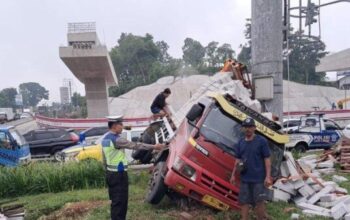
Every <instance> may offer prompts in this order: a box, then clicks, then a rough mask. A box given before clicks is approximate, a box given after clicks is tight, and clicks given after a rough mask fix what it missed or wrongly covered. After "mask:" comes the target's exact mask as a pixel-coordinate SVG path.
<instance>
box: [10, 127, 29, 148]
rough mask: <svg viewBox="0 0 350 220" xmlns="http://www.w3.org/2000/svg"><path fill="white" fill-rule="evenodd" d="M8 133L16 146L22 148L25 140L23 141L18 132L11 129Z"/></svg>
mask: <svg viewBox="0 0 350 220" xmlns="http://www.w3.org/2000/svg"><path fill="white" fill-rule="evenodd" d="M10 133H11V135H12V137H13V139H15V140H16V142H17V144H18V145H19V146H22V145H24V144H25V140H24V138H23V136H22V135H20V134H19V133H18V131H16V130H12V129H11V130H10Z"/></svg>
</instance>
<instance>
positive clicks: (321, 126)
mask: <svg viewBox="0 0 350 220" xmlns="http://www.w3.org/2000/svg"><path fill="white" fill-rule="evenodd" d="M342 135H343V134H342V128H341V127H340V126H339V125H338V124H337V123H336V122H335V121H333V120H331V119H327V118H324V114H322V113H317V114H308V115H305V116H302V117H301V118H300V125H299V128H298V129H297V130H296V131H295V132H294V133H291V134H290V135H289V140H290V142H289V143H287V144H286V148H287V149H289V150H292V149H294V150H297V151H301V152H303V151H306V150H309V149H329V148H331V147H332V146H333V145H335V144H336V143H337V142H338V141H339V140H340V138H341V137H342Z"/></svg>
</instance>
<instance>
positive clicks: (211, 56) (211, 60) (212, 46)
mask: <svg viewBox="0 0 350 220" xmlns="http://www.w3.org/2000/svg"><path fill="white" fill-rule="evenodd" d="M218 45H219V42H216V41H211V42H209V44H208V45H207V46H206V47H205V55H206V60H207V62H208V64H209V66H212V67H214V66H216V65H217V64H218V60H217V58H218V57H217V55H216V52H217V49H218Z"/></svg>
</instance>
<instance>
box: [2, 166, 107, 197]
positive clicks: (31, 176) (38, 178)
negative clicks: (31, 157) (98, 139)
mask: <svg viewBox="0 0 350 220" xmlns="http://www.w3.org/2000/svg"><path fill="white" fill-rule="evenodd" d="M0 186H1V187H0V198H4V197H14V196H19V195H29V194H37V193H46V192H62V191H69V190H74V189H91V188H101V187H104V186H105V178H104V170H103V167H102V164H101V163H100V162H97V161H83V162H81V163H75V162H72V163H67V164H59V163H48V162H44V163H43V162H36V163H31V164H29V165H27V166H19V167H16V168H9V167H0Z"/></svg>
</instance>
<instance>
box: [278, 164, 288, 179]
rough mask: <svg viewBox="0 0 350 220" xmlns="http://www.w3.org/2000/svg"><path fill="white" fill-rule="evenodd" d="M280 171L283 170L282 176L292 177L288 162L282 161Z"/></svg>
mask: <svg viewBox="0 0 350 220" xmlns="http://www.w3.org/2000/svg"><path fill="white" fill-rule="evenodd" d="M280 169H281V176H283V177H288V176H289V175H290V173H289V170H288V166H287V162H286V161H282V163H281V166H280Z"/></svg>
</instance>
